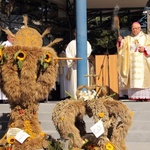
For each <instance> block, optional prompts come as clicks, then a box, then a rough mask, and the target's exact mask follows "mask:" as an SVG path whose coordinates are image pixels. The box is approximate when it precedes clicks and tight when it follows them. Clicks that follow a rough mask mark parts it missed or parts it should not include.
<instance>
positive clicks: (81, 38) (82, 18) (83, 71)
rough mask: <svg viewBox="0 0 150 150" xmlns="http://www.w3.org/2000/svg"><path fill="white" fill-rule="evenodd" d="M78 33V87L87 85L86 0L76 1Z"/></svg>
mask: <svg viewBox="0 0 150 150" xmlns="http://www.w3.org/2000/svg"><path fill="white" fill-rule="evenodd" d="M76 31H77V33H76V34H77V36H76V38H77V43H76V44H77V57H81V58H83V59H82V60H79V61H77V87H78V86H81V85H87V84H88V79H87V77H84V75H87V4H86V0H76Z"/></svg>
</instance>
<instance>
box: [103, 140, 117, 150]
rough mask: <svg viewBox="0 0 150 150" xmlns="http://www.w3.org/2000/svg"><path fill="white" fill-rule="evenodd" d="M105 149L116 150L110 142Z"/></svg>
mask: <svg viewBox="0 0 150 150" xmlns="http://www.w3.org/2000/svg"><path fill="white" fill-rule="evenodd" d="M105 147H106V150H114V149H115V148H114V145H113V144H112V143H110V142H108V143H107V144H106V146H105Z"/></svg>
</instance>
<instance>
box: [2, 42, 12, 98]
mask: <svg viewBox="0 0 150 150" xmlns="http://www.w3.org/2000/svg"><path fill="white" fill-rule="evenodd" d="M1 45H3V46H5V47H7V46H12V43H10V42H9V41H8V40H7V41H4V42H3V43H2V44H1ZM7 99H8V98H7V97H6V95H5V94H4V93H3V92H2V91H1V89H0V100H7Z"/></svg>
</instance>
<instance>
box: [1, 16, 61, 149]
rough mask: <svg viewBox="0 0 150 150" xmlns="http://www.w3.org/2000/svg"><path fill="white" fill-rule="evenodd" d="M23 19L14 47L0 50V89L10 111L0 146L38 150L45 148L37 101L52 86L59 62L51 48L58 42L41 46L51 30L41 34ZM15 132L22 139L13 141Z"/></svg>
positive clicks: (45, 143)
mask: <svg viewBox="0 0 150 150" xmlns="http://www.w3.org/2000/svg"><path fill="white" fill-rule="evenodd" d="M23 18H24V28H22V29H20V30H18V32H17V33H16V35H15V40H14V45H13V46H10V47H1V48H0V63H1V65H0V72H1V89H2V91H3V93H4V94H5V95H6V96H7V97H8V102H9V104H10V108H11V113H10V121H9V126H8V131H7V133H6V134H5V135H4V137H3V138H2V139H1V140H0V144H1V145H2V144H4V145H7V144H9V146H10V147H11V149H12V150H37V149H41V148H43V147H46V146H47V142H46V140H45V139H46V135H45V133H43V131H42V129H41V127H40V124H39V121H38V102H39V101H40V100H43V99H45V96H46V95H47V94H48V93H49V92H50V91H51V89H52V87H53V86H54V84H55V81H56V78H57V70H58V63H57V61H58V60H57V55H56V52H55V51H54V49H53V48H51V45H52V44H54V43H57V42H58V41H60V39H57V40H54V42H52V43H50V44H49V45H48V46H45V47H42V38H43V37H44V35H46V34H47V33H48V32H49V31H50V30H49V29H46V30H45V32H43V34H42V35H41V34H40V33H39V32H38V31H37V30H35V29H33V28H30V27H28V25H27V22H28V17H27V16H26V15H24V16H23ZM4 31H5V32H6V33H7V34H12V33H11V31H10V30H9V29H6V30H4ZM18 133H19V134H21V137H18V140H16V139H17V138H16V136H20V135H18ZM24 137H26V138H24ZM19 138H20V140H19ZM23 139H24V140H23Z"/></svg>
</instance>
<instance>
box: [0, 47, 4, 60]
mask: <svg viewBox="0 0 150 150" xmlns="http://www.w3.org/2000/svg"><path fill="white" fill-rule="evenodd" d="M2 59H3V50H2V49H1V48H0V61H2Z"/></svg>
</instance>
